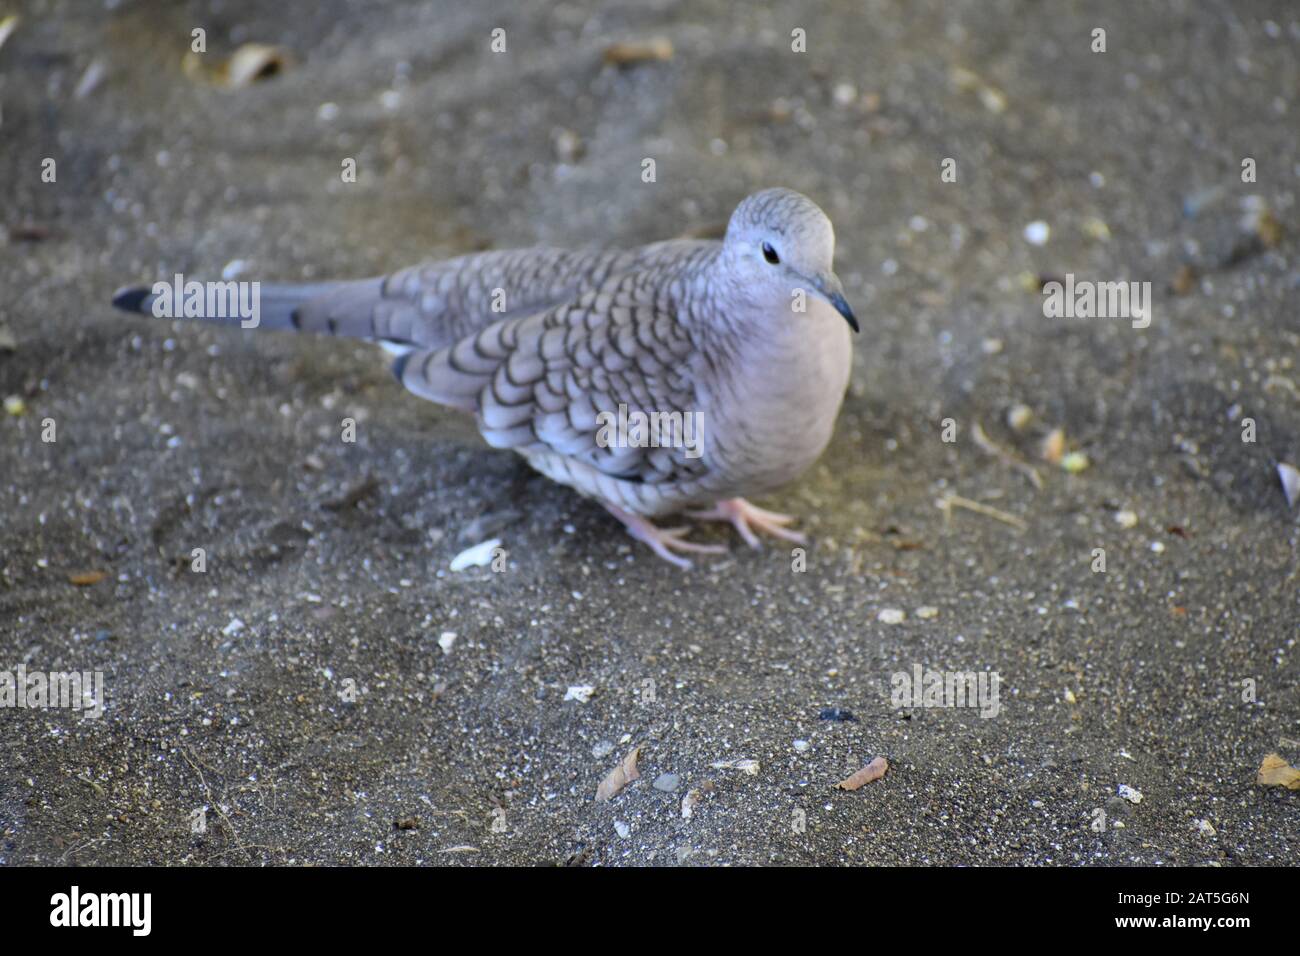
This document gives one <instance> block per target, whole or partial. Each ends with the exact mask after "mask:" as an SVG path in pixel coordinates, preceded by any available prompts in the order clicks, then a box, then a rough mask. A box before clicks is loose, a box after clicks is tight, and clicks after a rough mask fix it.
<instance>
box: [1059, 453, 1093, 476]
mask: <svg viewBox="0 0 1300 956" xmlns="http://www.w3.org/2000/svg"><path fill="white" fill-rule="evenodd" d="M1089 464H1091V462H1089V461H1088V456H1087V455H1085V454H1084V453H1083V452H1081V451H1072V452H1069V453H1068V454H1067V455H1065V457H1064V458H1062V459H1061V468H1063V469H1064V470H1065V471H1068V472H1069V473H1070V474H1072V475H1077V474H1078V473H1079V472H1081V471H1085V470H1087V468H1088V465H1089Z"/></svg>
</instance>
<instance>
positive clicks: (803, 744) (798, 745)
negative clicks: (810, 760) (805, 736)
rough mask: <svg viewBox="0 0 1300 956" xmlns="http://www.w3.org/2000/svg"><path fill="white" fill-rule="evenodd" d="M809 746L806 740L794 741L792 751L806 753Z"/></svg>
mask: <svg viewBox="0 0 1300 956" xmlns="http://www.w3.org/2000/svg"><path fill="white" fill-rule="evenodd" d="M810 746H812V745H811V744H809V743H808V741H806V740H796V741H795V742H794V749H795V750H796V751H798V752H799V753H807V752H808V748H809V747H810Z"/></svg>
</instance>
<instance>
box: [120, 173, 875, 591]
mask: <svg viewBox="0 0 1300 956" xmlns="http://www.w3.org/2000/svg"><path fill="white" fill-rule="evenodd" d="M834 254H835V233H834V229H833V228H832V226H831V222H830V219H829V218H828V217H827V216H826V214H825V213H824V212H823V211H822V210H821V209H820V208H819V207H818V206H817V205H816V204H815V203H814V202H813V201H812V200H811V199H809V198H807V197H806V196H804V195H802V194H800V193H797V192H794V191H792V190H789V189H782V188H773V189H764V190H762V191H760V192H756V193H754V194H752V195H750V196H748V197H747V198H745V199H744V200H742V201H741V202H740V203H739V205H737V207H736V209H735V211H734V212H733V213H732V215H731V218H730V220H729V222H728V224H727V230H726V233H725V235H724V237H723V238H722V239H721V240H703V239H674V240H667V241H662V242H656V243H652V244H650V245H646V246H642V247H640V248H635V249H626V250H613V249H588V250H576V251H575V250H565V249H555V248H544V247H538V248H528V249H519V250H501V251H488V252H480V253H474V254H470V255H464V256H459V257H457V258H452V259H447V260H443V261H435V262H429V263H425V264H422V265H417V266H412V267H409V268H405V269H401V270H399V271H397V272H394V273H392V274H391V275H388V276H384V277H380V278H370V279H359V280H344V281H336V282H318V283H308V284H268V283H258V284H257V285H256V286H255V287H254V290H255V294H254V296H253V301H254V302H255V303H256V304H257V310H256V316H255V317H256V327H257V329H258V330H261V329H270V330H285V331H299V332H313V333H319V334H325V335H335V336H345V337H350V338H358V339H365V340H369V341H373V342H376V343H379V344H380V345H382V346H383V347H384V348H385V349H387V350H388V351H390V352H392V353H394V354H395V355H396V359H395V361H394V362H393V373H394V374H395V375H396V377H397V380H398V381H399V382H400V383H401V384H402V385H403V386H405V388H406V389H407V390H408V391H410V392H412V393H413V394H415V395H417V396H419V397H421V398H425V399H428V400H429V401H432V402H436V403H438V404H439V405H443V406H447V407H449V408H452V409H457V410H459V411H461V412H464V413H467V414H469V415H472V416H473V417H474V419H475V422H476V424H477V427H478V430H479V432H480V434H481V435H482V436H483V438H484V439H485V440H486V442H487V444H488V445H489V446H491V447H493V448H501V449H510V450H512V451H514V452H516V453H518V454H519V455H521V456H522V457H523V458H524V459H525V460H526V461H527V462H528V464H529V465H531V466H532V467H533V468H535V469H536V470H537V471H539V472H541V473H542V474H544V475H546V476H548V477H550V478H551V479H553V480H555V481H557V482H559V483H560V484H563V485H567V486H569V487H571V488H573V489H575V490H576V491H578V492H579V493H580V494H582V495H584V496H586V497H589V498H592V499H595V500H596V501H598V502H599V503H600V504H602V505H603V506H604V507H605V508H606V509H608V510H609V512H610V513H611V514H613V515H614V516H615V517H616V518H618V520H619V521H620V522H622V524H623V525H624V526H625V527H626V528H627V530H628V532H629V533H630V534H631V535H632V536H633V537H634V538H636V539H637V540H639V541H642V542H644V543H645V544H646V545H648V546H649V547H650V548H651V549H652V550H653V551H654V553H655V554H657V555H658V556H659V557H661V558H663V559H665V560H667V561H670V562H672V563H674V564H676V565H679V566H681V567H686V568H689V567H690V566H691V562H690V560H689V558H688V557H687V555H688V554H718V553H723V552H725V551H726V550H727V549H726V548H725V547H724V546H722V545H718V544H705V543H699V542H695V541H691V540H689V539H688V538H687V537H686V535H687V533H688V531H689V528H688V527H686V526H684V525H681V526H673V527H662V526H660V525H658V524H656V523H655V519H659V518H663V517H665V516H669V515H675V514H681V513H685V514H687V515H688V516H690V517H695V518H699V519H702V520H715V521H725V522H729V523H730V524H731V525H733V526H734V527H735V529H736V531H737V532H738V534H739V535H740V536H741V538H742V539H743V540H744V541H745V542H746V543H747V544H749V545H750V546H751V547H759V546H760V539H759V534H764V535H770V536H772V537H775V538H778V539H783V540H786V541H792V542H796V543H800V544H802V543H805V542H806V538H805V536H804V535H803V534H802V533H801V532H799V531H797V530H795V529H794V528H792V527H791V525H792V524H793V523H794V521H795V519H794V518H793V517H792V516H790V515H785V514H780V513H778V512H774V511H767V510H765V509H763V508H759V507H757V506H755V505H753V504H751V503H750V502H749V501H748V500H747V499H748V498H751V497H756V496H759V495H766V494H768V493H770V492H773V491H775V490H777V489H779V488H781V487H782V486H783V485H786V484H788V483H789V482H791V481H792V480H793V479H795V478H796V477H798V476H799V475H800V474H801V473H802V472H804V471H805V470H806V469H807V468H808V467H809V466H810V465H811V464H812V463H813V462H814V461H816V460H817V458H818V457H819V456H820V455H821V453H822V452H823V450H824V449H825V448H826V446H827V444H828V443H829V442H830V439H831V434H832V431H833V429H834V425H835V420H836V418H837V416H838V414H839V409H840V405H841V403H842V401H843V399H844V394H845V391H846V389H847V387H848V382H849V375H850V370H851V365H852V355H853V349H852V337H851V334H850V330H851V331H852V332H857V331H859V326H858V320H857V318H856V316H855V315H854V312H853V310H852V308H850V306H849V304H848V302H847V301H846V299H845V297H844V289H843V286H842V284H841V282H840V280H839V279H838V278H837V277H836V275H835V272H834V271H833V268H832V260H833V258H834ZM176 278H177V283H178V284H179V283H180V281H181V277H180V276H177V277H176ZM214 285H215V286H216V287H217V290H216V291H217V293H218V294H217V295H216V296H215V300H216V305H217V306H220V305H221V304H222V301H223V300H222V293H223V291H224V292H229V291H231V290H230V289H229V288H226V289H224V290H223V288H222V284H220V283H213V284H209V287H211V286H214ZM231 285H233V284H232V283H226V284H225V286H226V287H229V286H231ZM187 286H188V283H187ZM241 290H242V291H241V294H244V295H245V296H246V294H247V290H246V288H245V287H244V286H243V285H241ZM209 291H211V289H210V288H209ZM187 298H188V297H187ZM233 298H235V297H234V296H232V299H233ZM195 303H196V304H195V306H194V307H193V308H190V307H187V306H185V305H184V303H183V302H182V298H181V293H180V291H179V290H178V289H176V288H175V287H173V286H172V285H171V284H169V283H157V284H155V285H154V286H152V287H145V286H136V287H131V288H125V289H122V290H119V291H118V292H117V294H116V295H115V296H114V297H113V304H114V305H115V306H117V307H118V308H121V309H124V310H126V311H130V312H145V313H152V314H154V315H158V316H163V317H171V318H196V319H204V320H207V321H210V322H217V323H222V324H227V325H241V326H243V327H245V328H248V327H250V326H251V325H252V324H253V323H252V322H250V321H249V319H248V315H247V313H246V312H240V311H239V310H237V309H224V308H219V307H214V296H212V295H211V294H209V295H208V296H207V298H206V300H205V299H204V298H203V296H202V295H201V294H200V295H199V296H198V297H196V299H195Z"/></svg>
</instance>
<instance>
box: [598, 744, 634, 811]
mask: <svg viewBox="0 0 1300 956" xmlns="http://www.w3.org/2000/svg"><path fill="white" fill-rule="evenodd" d="M640 753H641V748H640V747H633V748H632V749H631V750H629V751H628V752H627V756H626V757H624V758H623V762H622V763H620V764H619V765H618V766H617V767H615V768H614V769H613V770H611V771H610V772H609V774H608V775H606V777H605V779H604V780H602V781H601V782H600V786H599V787H597V788H596V802H597V803H604V802H605V801H606V800H613V799H614V798H615V797H616V796H618V794H619V792H620V791H622V789H623V788H624V787H626V786H627V785H628V784H629V783H631V782H632V781H633V780H639V779H640V778H641V774H640V772H639V771H638V770H637V769H636V758H637V756H638V755H639V754H640Z"/></svg>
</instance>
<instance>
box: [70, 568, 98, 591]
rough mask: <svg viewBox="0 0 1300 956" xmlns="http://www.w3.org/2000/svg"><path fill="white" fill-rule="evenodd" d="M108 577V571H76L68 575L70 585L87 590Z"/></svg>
mask: <svg viewBox="0 0 1300 956" xmlns="http://www.w3.org/2000/svg"><path fill="white" fill-rule="evenodd" d="M106 577H108V572H107V571H76V572H74V573H72V574H69V575H68V583H69V584H75V585H76V586H77V587H79V588H87V587H90V586H91V585H92V584H98V583H99V582H100V581H102V580H104V578H106Z"/></svg>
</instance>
